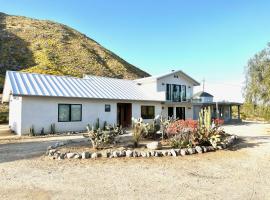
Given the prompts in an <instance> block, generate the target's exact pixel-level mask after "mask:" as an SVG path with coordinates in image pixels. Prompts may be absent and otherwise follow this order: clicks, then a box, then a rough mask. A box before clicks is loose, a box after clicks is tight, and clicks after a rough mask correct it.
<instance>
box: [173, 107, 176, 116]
mask: <svg viewBox="0 0 270 200" xmlns="http://www.w3.org/2000/svg"><path fill="white" fill-rule="evenodd" d="M173 118H174V119H176V107H175V106H173Z"/></svg>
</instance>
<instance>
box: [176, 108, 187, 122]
mask: <svg viewBox="0 0 270 200" xmlns="http://www.w3.org/2000/svg"><path fill="white" fill-rule="evenodd" d="M176 119H183V120H185V119H186V117H185V107H176Z"/></svg>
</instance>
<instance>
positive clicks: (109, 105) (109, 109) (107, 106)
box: [105, 104, 111, 112]
mask: <svg viewBox="0 0 270 200" xmlns="http://www.w3.org/2000/svg"><path fill="white" fill-rule="evenodd" d="M105 112H111V104H105Z"/></svg>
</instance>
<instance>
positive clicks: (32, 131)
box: [30, 125, 35, 136]
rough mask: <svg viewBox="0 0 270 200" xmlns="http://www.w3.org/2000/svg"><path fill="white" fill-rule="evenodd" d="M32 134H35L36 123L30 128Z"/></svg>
mask: <svg viewBox="0 0 270 200" xmlns="http://www.w3.org/2000/svg"><path fill="white" fill-rule="evenodd" d="M30 136H35V129H34V125H32V126H31V128H30Z"/></svg>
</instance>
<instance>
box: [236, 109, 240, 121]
mask: <svg viewBox="0 0 270 200" xmlns="http://www.w3.org/2000/svg"><path fill="white" fill-rule="evenodd" d="M237 111H238V120H240V105H238V106H237Z"/></svg>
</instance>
